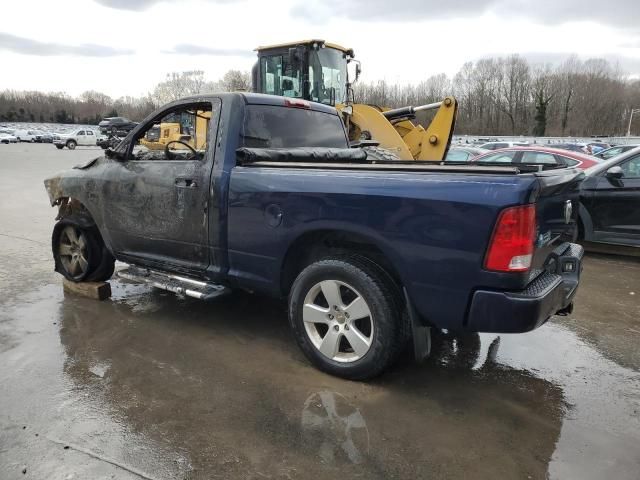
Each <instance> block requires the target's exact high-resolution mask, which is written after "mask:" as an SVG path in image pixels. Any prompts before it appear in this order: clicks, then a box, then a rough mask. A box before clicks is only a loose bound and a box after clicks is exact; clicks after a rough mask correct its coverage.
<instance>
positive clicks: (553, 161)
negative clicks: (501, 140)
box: [471, 147, 599, 170]
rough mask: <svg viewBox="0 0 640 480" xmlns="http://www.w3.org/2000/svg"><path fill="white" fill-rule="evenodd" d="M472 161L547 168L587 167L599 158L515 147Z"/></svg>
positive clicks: (582, 154)
mask: <svg viewBox="0 0 640 480" xmlns="http://www.w3.org/2000/svg"><path fill="white" fill-rule="evenodd" d="M471 161H472V162H478V163H483V164H488V163H507V164H516V165H517V164H527V165H542V166H543V167H544V168H545V169H554V168H566V167H577V168H580V169H583V170H584V169H586V168H589V167H592V166H594V165H596V164H598V162H599V159H597V158H595V157H592V156H591V155H586V154H584V153H578V152H571V151H568V150H560V149H557V148H547V147H513V148H506V149H503V150H496V151H495V152H489V153H485V154H484V155H481V156H479V157H475V158H474V159H472V160H471Z"/></svg>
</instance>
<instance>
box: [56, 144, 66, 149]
mask: <svg viewBox="0 0 640 480" xmlns="http://www.w3.org/2000/svg"><path fill="white" fill-rule="evenodd" d="M56 148H57V149H58V150H62V149H63V148H64V145H56Z"/></svg>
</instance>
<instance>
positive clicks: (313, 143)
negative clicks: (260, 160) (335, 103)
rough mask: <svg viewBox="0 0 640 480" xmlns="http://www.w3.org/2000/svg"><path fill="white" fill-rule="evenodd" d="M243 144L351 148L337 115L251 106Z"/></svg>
mask: <svg viewBox="0 0 640 480" xmlns="http://www.w3.org/2000/svg"><path fill="white" fill-rule="evenodd" d="M240 135H241V139H240V143H241V144H242V146H244V147H252V148H295V147H332V148H347V147H348V143H347V137H346V135H345V133H344V127H343V125H342V120H340V117H338V116H337V115H331V114H329V113H323V112H316V111H313V110H305V109H302V108H290V107H278V106H273V105H248V106H247V108H246V113H245V119H244V126H243V130H242V132H241V134H240Z"/></svg>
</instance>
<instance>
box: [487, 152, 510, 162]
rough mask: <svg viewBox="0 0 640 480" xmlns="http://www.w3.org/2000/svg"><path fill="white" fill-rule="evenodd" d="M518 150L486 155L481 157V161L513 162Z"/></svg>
mask: <svg viewBox="0 0 640 480" xmlns="http://www.w3.org/2000/svg"><path fill="white" fill-rule="evenodd" d="M515 155H516V152H496V153H492V154H491V155H487V156H486V157H482V158H479V159H478V161H479V162H481V163H512V162H513V157H514V156H515Z"/></svg>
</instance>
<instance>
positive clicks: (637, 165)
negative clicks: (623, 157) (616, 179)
mask: <svg viewBox="0 0 640 480" xmlns="http://www.w3.org/2000/svg"><path fill="white" fill-rule="evenodd" d="M620 168H622V172H623V173H624V178H640V155H638V156H637V157H633V158H632V159H631V160H629V161H627V162H624V163H623V164H622V165H620Z"/></svg>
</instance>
